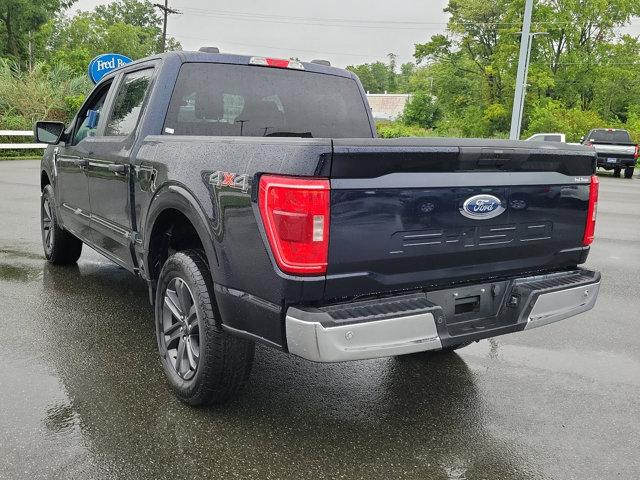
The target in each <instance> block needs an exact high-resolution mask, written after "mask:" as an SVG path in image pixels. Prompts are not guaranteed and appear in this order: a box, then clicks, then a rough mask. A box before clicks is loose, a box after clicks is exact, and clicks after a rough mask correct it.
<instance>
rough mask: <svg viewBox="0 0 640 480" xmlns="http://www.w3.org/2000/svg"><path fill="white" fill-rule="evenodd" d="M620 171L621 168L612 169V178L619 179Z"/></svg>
mask: <svg viewBox="0 0 640 480" xmlns="http://www.w3.org/2000/svg"><path fill="white" fill-rule="evenodd" d="M620 171H621V168H620V167H615V168H614V169H613V176H614V177H620Z"/></svg>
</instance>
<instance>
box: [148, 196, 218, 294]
mask: <svg viewBox="0 0 640 480" xmlns="http://www.w3.org/2000/svg"><path fill="white" fill-rule="evenodd" d="M143 232H144V254H143V263H144V270H145V272H146V274H147V279H148V281H149V283H150V286H151V288H152V290H153V291H154V292H155V288H156V284H157V281H158V276H159V273H160V270H161V268H162V265H163V264H164V261H165V260H166V258H167V256H168V253H169V252H170V251H171V249H172V248H173V249H174V250H186V249H191V248H200V249H202V250H204V252H205V255H206V259H207V263H208V266H209V270H210V274H211V276H212V279H213V270H214V269H216V268H217V266H218V256H217V252H216V250H215V247H214V244H213V238H214V237H213V232H212V230H211V227H210V224H209V221H208V219H207V216H206V215H205V213H204V209H203V208H202V206H201V205H200V203H199V202H198V201H197V199H196V198H195V196H194V195H193V194H192V193H191V192H189V190H187V189H186V188H184V187H182V186H180V185H168V186H165V187H163V188H161V189H160V190H158V191H157V192H156V194H155V195H154V197H153V198H152V200H151V204H150V206H149V209H148V212H147V216H146V220H145V226H144V229H143ZM151 298H152V300H153V298H154V296H153V295H152V297H151Z"/></svg>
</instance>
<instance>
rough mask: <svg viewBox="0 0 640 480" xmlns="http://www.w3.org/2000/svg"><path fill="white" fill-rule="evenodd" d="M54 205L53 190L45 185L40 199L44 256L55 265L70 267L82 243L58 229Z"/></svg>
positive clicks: (79, 252) (78, 254) (77, 257)
mask: <svg viewBox="0 0 640 480" xmlns="http://www.w3.org/2000/svg"><path fill="white" fill-rule="evenodd" d="M55 205H56V202H55V197H54V194H53V188H52V187H51V185H47V186H46V187H44V190H43V191H42V197H41V199H40V230H41V231H42V247H43V249H44V256H45V257H46V258H47V260H48V261H49V262H50V263H53V264H55V265H70V264H73V263H76V262H77V261H78V259H79V258H80V254H81V253H82V241H81V240H79V239H78V238H77V237H75V236H74V235H72V234H71V233H69V232H67V231H66V230H63V229H62V228H61V227H60V223H59V222H58V216H57V213H56V208H55Z"/></svg>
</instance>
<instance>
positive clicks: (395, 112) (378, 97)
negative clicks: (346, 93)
mask: <svg viewBox="0 0 640 480" xmlns="http://www.w3.org/2000/svg"><path fill="white" fill-rule="evenodd" d="M410 96H411V95H410V94H408V93H367V99H368V100H369V105H370V106H371V111H372V112H373V118H374V119H375V120H389V121H393V120H397V119H398V117H400V115H402V112H403V111H404V106H405V105H406V103H407V101H408V100H409V97H410Z"/></svg>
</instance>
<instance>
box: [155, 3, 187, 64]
mask: <svg viewBox="0 0 640 480" xmlns="http://www.w3.org/2000/svg"><path fill="white" fill-rule="evenodd" d="M153 6H154V7H156V8H159V9H160V10H162V13H163V16H164V21H163V22H162V51H163V52H164V51H165V50H166V49H167V17H168V16H169V14H172V13H173V14H176V15H180V13H181V12H179V11H178V10H174V9H173V8H169V0H164V5H162V4H160V3H154V4H153Z"/></svg>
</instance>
